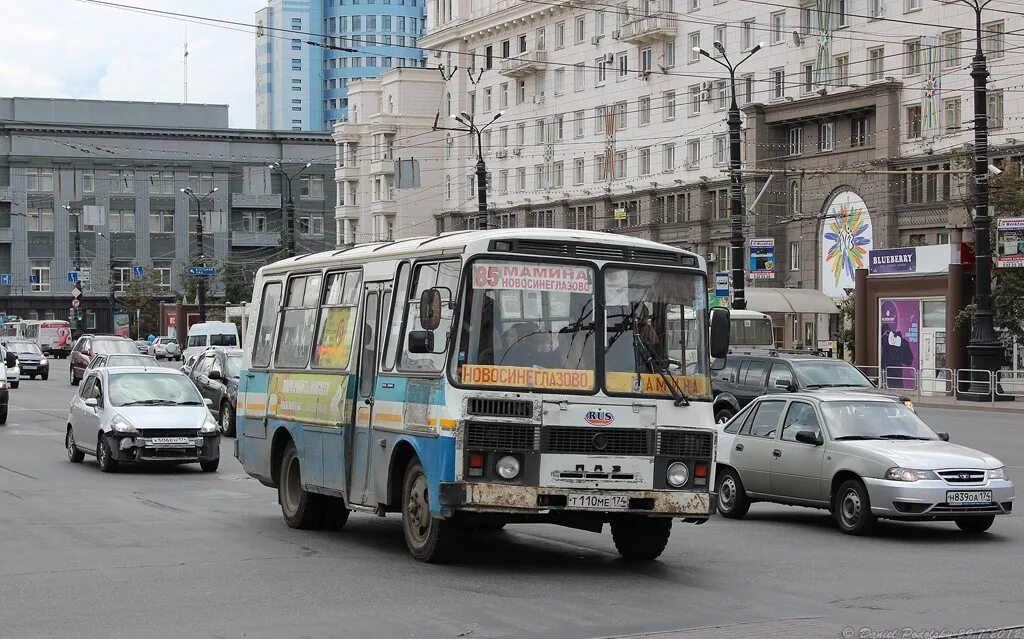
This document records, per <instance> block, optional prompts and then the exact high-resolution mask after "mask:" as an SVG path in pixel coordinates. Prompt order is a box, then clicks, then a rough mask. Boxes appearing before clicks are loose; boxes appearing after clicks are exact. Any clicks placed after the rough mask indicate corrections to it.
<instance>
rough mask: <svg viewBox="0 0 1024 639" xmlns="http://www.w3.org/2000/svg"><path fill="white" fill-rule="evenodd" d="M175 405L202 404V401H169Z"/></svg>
mask: <svg viewBox="0 0 1024 639" xmlns="http://www.w3.org/2000/svg"><path fill="white" fill-rule="evenodd" d="M170 403H171V404H174V405H175V406H202V405H203V402H197V401H189V402H170Z"/></svg>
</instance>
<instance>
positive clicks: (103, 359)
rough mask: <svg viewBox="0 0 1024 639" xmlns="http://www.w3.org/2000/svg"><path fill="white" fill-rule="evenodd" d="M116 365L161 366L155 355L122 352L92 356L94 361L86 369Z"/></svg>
mask: <svg viewBox="0 0 1024 639" xmlns="http://www.w3.org/2000/svg"><path fill="white" fill-rule="evenodd" d="M114 366H149V367H151V368H160V362H158V361H156V358H155V357H151V356H149V355H131V354H120V353H114V354H111V355H107V354H101V355H97V356H96V357H93V358H92V361H91V362H89V368H87V369H86V370H92V369H94V368H110V367H114Z"/></svg>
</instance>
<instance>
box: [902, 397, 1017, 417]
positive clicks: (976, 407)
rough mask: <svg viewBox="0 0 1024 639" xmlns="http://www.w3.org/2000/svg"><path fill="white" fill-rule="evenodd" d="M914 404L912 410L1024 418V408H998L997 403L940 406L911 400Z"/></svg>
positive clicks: (965, 403) (966, 403)
mask: <svg viewBox="0 0 1024 639" xmlns="http://www.w3.org/2000/svg"><path fill="white" fill-rule="evenodd" d="M911 401H913V402H914V408H937V409H945V410H965V411H982V412H985V413H1003V414H1006V415H1022V416H1024V407H1020V408H1017V407H1010V406H1006V407H1003V406H1000V405H999V403H998V402H997V403H994V404H993V403H992V402H976V403H972V402H964V403H957V404H940V403H932V402H919V401H917V400H914V399H913V398H911Z"/></svg>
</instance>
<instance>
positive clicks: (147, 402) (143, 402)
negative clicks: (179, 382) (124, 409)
mask: <svg viewBox="0 0 1024 639" xmlns="http://www.w3.org/2000/svg"><path fill="white" fill-rule="evenodd" d="M176 403H177V402H173V401H170V400H167V399H138V400H135V401H134V402H126V403H124V404H121V406H173V405H175V404H176Z"/></svg>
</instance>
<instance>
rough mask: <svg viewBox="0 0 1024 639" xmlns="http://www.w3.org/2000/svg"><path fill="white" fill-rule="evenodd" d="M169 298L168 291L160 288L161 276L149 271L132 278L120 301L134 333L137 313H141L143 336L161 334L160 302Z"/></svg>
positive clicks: (140, 320) (140, 322)
mask: <svg viewBox="0 0 1024 639" xmlns="http://www.w3.org/2000/svg"><path fill="white" fill-rule="evenodd" d="M167 297H168V295H167V290H166V289H164V288H161V286H160V274H159V273H158V272H156V271H155V270H153V269H147V270H146V272H145V274H144V275H143V276H142V277H138V278H132V279H131V281H129V282H128V283H127V284H126V285H125V287H124V295H122V296H121V297H120V298H119V299H118V307H119V309H120V310H121V312H122V313H128V315H129V317H130V318H131V322H132V329H133V332H134V330H135V327H136V322H135V311H136V310H138V311H139V324H140V325H141V327H142V334H143V335H150V334H152V335H159V334H160V300H161V298H164V299H166V298H167Z"/></svg>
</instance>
